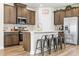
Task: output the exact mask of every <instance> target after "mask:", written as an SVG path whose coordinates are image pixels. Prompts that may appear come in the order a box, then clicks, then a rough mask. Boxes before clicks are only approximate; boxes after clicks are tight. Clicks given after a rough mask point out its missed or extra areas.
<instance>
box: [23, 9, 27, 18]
mask: <svg viewBox="0 0 79 59" xmlns="http://www.w3.org/2000/svg"><path fill="white" fill-rule="evenodd" d="M22 17H25V18H27V9H26V8H22Z"/></svg>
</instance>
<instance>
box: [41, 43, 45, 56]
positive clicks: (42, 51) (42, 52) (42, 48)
mask: <svg viewBox="0 0 79 59" xmlns="http://www.w3.org/2000/svg"><path fill="white" fill-rule="evenodd" d="M41 54H42V56H44V46H43V41H41Z"/></svg>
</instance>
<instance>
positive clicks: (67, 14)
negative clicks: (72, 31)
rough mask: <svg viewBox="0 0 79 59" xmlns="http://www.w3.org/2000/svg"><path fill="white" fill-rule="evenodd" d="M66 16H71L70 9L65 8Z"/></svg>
mask: <svg viewBox="0 0 79 59" xmlns="http://www.w3.org/2000/svg"><path fill="white" fill-rule="evenodd" d="M65 13H66V17H71V16H72V11H71V9H68V10H65Z"/></svg>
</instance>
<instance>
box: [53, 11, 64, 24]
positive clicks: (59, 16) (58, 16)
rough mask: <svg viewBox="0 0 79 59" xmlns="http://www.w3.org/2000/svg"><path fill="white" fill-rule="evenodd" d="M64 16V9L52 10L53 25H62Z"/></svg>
mask: <svg viewBox="0 0 79 59" xmlns="http://www.w3.org/2000/svg"><path fill="white" fill-rule="evenodd" d="M64 17H65V12H64V10H60V11H55V12H54V24H55V25H62V24H63V19H64Z"/></svg>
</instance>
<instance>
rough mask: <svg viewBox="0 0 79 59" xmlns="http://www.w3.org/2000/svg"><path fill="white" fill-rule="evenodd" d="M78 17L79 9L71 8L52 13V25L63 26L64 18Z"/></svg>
mask: <svg viewBox="0 0 79 59" xmlns="http://www.w3.org/2000/svg"><path fill="white" fill-rule="evenodd" d="M74 16H79V7H73V8H71V9H66V10H58V11H55V12H54V24H55V25H63V23H64V17H74Z"/></svg>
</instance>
